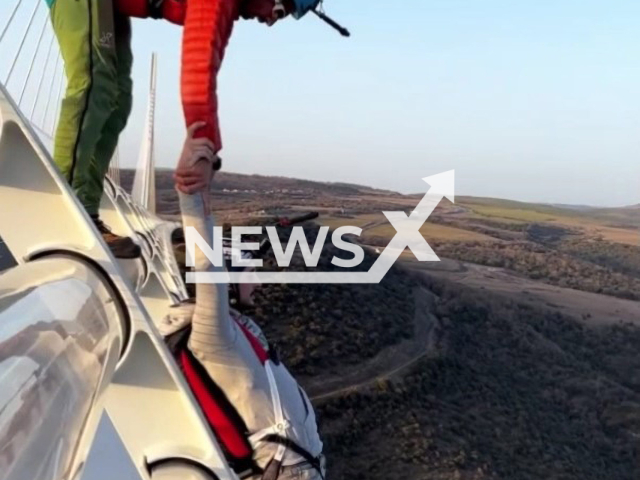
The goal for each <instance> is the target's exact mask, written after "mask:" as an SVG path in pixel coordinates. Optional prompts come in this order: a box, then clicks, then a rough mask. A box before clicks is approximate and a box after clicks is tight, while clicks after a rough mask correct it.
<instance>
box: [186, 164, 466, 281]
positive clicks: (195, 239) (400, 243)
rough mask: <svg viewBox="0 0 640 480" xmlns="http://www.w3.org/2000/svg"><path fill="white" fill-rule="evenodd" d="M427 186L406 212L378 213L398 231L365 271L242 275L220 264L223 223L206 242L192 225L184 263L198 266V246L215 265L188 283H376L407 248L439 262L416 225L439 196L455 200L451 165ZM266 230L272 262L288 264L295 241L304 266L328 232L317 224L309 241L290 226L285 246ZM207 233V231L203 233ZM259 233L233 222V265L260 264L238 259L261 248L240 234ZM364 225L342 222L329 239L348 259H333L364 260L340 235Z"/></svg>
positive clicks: (312, 261) (343, 263) (352, 263)
mask: <svg viewBox="0 0 640 480" xmlns="http://www.w3.org/2000/svg"><path fill="white" fill-rule="evenodd" d="M423 180H424V181H425V182H426V183H428V184H429V185H430V186H431V188H429V190H428V191H427V193H426V194H425V195H424V197H423V198H422V199H421V200H420V202H419V203H418V205H417V206H416V208H415V209H414V210H413V211H412V212H411V214H410V215H407V214H406V213H404V212H402V211H391V212H382V213H383V214H384V215H385V217H387V219H388V220H389V222H390V223H391V224H392V225H393V227H394V228H395V230H396V233H395V235H394V237H393V238H392V239H391V241H390V242H389V244H388V245H387V246H386V247H385V249H384V250H383V251H382V253H381V254H380V255H379V256H378V258H377V260H376V261H375V263H374V264H373V265H372V266H371V268H370V269H369V270H368V271H366V272H357V271H349V270H346V271H339V272H314V271H304V272H261V271H255V272H251V274H250V275H246V273H244V272H237V271H231V272H227V271H226V270H224V269H223V268H222V267H223V266H224V258H223V254H224V248H225V247H224V245H223V234H222V227H213V232H212V233H213V240H212V244H211V245H210V244H209V243H208V242H207V241H206V240H205V239H204V238H203V235H201V234H200V232H198V231H197V230H196V229H195V228H193V227H187V228H186V229H185V241H186V254H187V255H186V257H187V258H186V260H187V266H189V267H196V250H195V249H196V247H198V248H199V249H200V251H201V252H202V254H203V255H204V256H205V257H206V259H207V260H208V262H211V264H213V265H214V266H215V267H217V268H213V269H202V268H199V269H198V271H195V272H188V273H187V279H186V280H187V282H188V283H379V282H380V281H381V280H382V278H384V276H385V274H386V273H387V272H388V271H389V269H390V268H391V266H392V265H393V264H394V263H395V261H396V260H397V259H398V257H399V256H400V254H401V253H402V252H403V251H404V250H405V249H406V248H409V249H410V250H411V252H412V253H413V255H414V256H415V257H416V259H417V260H418V261H421V262H429V261H430V262H437V261H439V260H440V259H439V258H438V256H437V255H436V254H435V252H434V251H433V249H432V248H431V246H430V245H429V243H428V242H427V241H426V240H425V238H424V237H423V236H422V234H421V233H420V228H421V227H422V225H423V224H424V222H426V221H427V219H428V218H429V215H431V213H432V212H433V210H434V209H435V208H436V206H437V205H438V203H440V200H442V198H443V197H446V198H448V199H449V200H451V201H452V202H454V200H455V196H454V183H455V176H454V170H449V171H448V172H444V173H440V174H438V175H432V176H430V177H426V178H423ZM266 232H267V235H268V238H269V240H270V241H271V248H272V249H273V252H274V256H275V258H276V263H277V264H278V266H280V267H288V266H289V265H290V264H291V259H292V257H293V254H294V252H295V249H296V247H297V246H298V245H299V247H300V252H301V254H302V257H303V259H304V262H305V264H306V266H307V267H308V268H314V267H317V265H318V262H319V260H320V255H321V253H322V247H323V246H324V243H325V241H326V238H327V236H328V232H329V227H326V226H325V227H320V230H319V232H318V236H317V238H316V241H315V243H314V245H313V248H312V247H311V246H310V245H309V243H308V241H307V237H306V235H305V234H304V230H303V227H301V226H297V227H293V231H292V233H291V236H290V238H289V241H288V243H287V245H286V247H285V248H283V246H282V244H281V243H280V238H279V236H278V232H277V231H276V227H266ZM203 233H204V235H205V236H206V237H208V236H209V234H208V233H207V232H203ZM261 233H262V227H234V228H233V229H232V245H233V249H234V251H235V253H236V254H235V255H232V266H233V267H240V268H242V267H245V268H248V267H254V268H260V267H262V265H263V262H262V259H259V258H249V257H250V255H245V256H246V257H247V258H242V257H243V255H242V252H250V251H255V250H258V249H259V248H260V245H259V243H258V242H243V241H242V236H243V235H256V234H261ZM361 233H362V229H361V228H359V227H354V226H343V227H339V228H337V229H336V230H335V231H334V232H333V234H332V235H331V242H332V243H333V245H334V246H336V248H339V249H340V250H343V251H346V252H348V256H351V257H352V258H339V257H337V256H334V257H333V258H332V259H331V263H332V264H333V265H336V266H338V267H342V268H346V269H349V268H354V267H356V266H358V265H360V264H361V263H362V261H363V260H364V249H363V248H362V247H361V246H360V245H357V244H354V243H350V242H347V241H345V240H344V239H343V236H344V235H347V234H351V235H355V236H360V234H361Z"/></svg>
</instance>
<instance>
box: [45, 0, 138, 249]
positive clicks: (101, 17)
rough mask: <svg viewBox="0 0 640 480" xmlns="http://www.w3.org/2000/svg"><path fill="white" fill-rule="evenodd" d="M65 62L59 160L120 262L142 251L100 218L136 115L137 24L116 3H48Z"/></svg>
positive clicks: (58, 132) (57, 146)
mask: <svg viewBox="0 0 640 480" xmlns="http://www.w3.org/2000/svg"><path fill="white" fill-rule="evenodd" d="M46 2H47V4H48V5H49V8H50V13H51V23H52V25H53V31H54V32H55V35H56V38H57V40H58V44H59V45H60V53H61V55H62V60H63V61H64V69H65V74H66V77H67V88H66V92H65V95H64V98H63V100H62V105H61V107H60V116H59V119H58V126H57V130H56V133H55V140H54V147H53V161H54V163H55V164H56V166H57V167H58V169H59V171H60V173H61V174H62V176H63V177H64V178H65V179H66V180H67V181H68V182H69V184H70V185H71V186H72V188H73V189H74V191H75V192H76V194H77V196H78V199H79V200H80V202H81V203H82V205H83V206H84V208H85V209H86V211H87V213H88V214H89V216H90V217H91V219H92V220H93V222H94V223H95V226H96V228H97V229H98V231H99V233H100V234H101V235H102V237H103V238H104V240H105V242H106V243H107V245H108V246H109V248H110V249H111V251H112V252H113V254H114V256H116V257H118V258H136V257H138V256H140V247H139V246H138V245H137V244H136V243H135V242H134V241H133V240H132V239H131V238H128V237H120V236H118V235H115V234H114V233H113V232H112V231H111V230H110V228H109V227H108V226H107V225H105V224H104V222H103V221H102V220H101V219H100V216H99V207H100V200H101V198H102V193H103V189H104V181H105V177H106V175H107V170H108V167H109V163H110V161H111V159H112V157H113V154H114V152H115V150H116V146H117V144H118V138H119V136H120V133H121V132H122V130H123V129H124V127H125V126H126V124H127V120H128V118H129V114H130V112H131V103H132V95H131V88H132V81H131V66H132V62H133V55H132V53H131V23H130V19H129V17H128V16H126V15H122V14H121V13H119V12H118V11H116V10H114V5H113V3H112V0H46Z"/></svg>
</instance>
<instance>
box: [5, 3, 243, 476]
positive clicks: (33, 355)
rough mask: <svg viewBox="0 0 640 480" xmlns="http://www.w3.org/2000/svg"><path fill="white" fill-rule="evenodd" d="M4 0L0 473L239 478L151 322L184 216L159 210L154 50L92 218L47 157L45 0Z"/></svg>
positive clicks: (49, 64)
mask: <svg viewBox="0 0 640 480" xmlns="http://www.w3.org/2000/svg"><path fill="white" fill-rule="evenodd" d="M2 3H3V5H2V6H0V58H1V59H2V61H1V62H0V205H1V207H0V385H1V388H0V480H40V479H42V480H45V479H46V480H101V479H104V480H106V479H113V478H118V479H122V480H129V479H132V480H133V479H153V480H159V479H176V480H212V479H220V480H227V479H232V480H234V479H236V478H237V477H236V475H235V474H234V473H233V471H232V470H231V468H230V467H229V466H228V465H227V463H226V461H225V459H224V456H223V454H222V451H221V449H220V447H219V445H218V443H217V442H216V440H215V437H214V436H213V434H212V432H211V430H210V428H209V427H208V425H207V423H206V420H205V419H204V417H203V415H202V413H201V411H200V409H199V407H198V405H197V403H196V401H195V399H194V398H193V396H192V394H191V392H190V390H189V388H188V386H187V385H186V383H185V381H184V379H183V377H182V376H181V373H180V371H179V369H178V368H177V366H176V364H175V362H174V361H173V359H172V357H171V355H170V354H169V352H168V351H167V349H166V348H165V346H164V343H163V341H162V339H161V337H160V336H159V334H158V332H157V330H156V328H155V325H154V321H158V320H160V319H161V318H162V317H163V316H164V315H165V314H166V312H167V310H168V308H169V307H170V306H171V305H174V304H176V303H179V302H180V301H182V300H185V299H186V298H187V293H186V288H185V285H184V283H183V280H182V278H181V276H180V272H179V270H178V266H177V263H176V261H175V258H174V256H173V252H172V245H171V236H172V234H173V232H174V231H175V229H176V228H177V227H179V225H177V224H175V223H171V222H166V221H164V220H162V219H161V218H159V217H158V216H157V215H156V214H155V178H154V151H153V147H154V141H153V132H154V110H155V76H156V74H155V72H156V65H157V61H156V57H155V55H154V56H153V58H152V59H151V75H150V89H149V103H148V112H147V120H146V125H145V129H144V138H143V141H142V147H141V151H140V157H139V162H138V167H137V170H136V174H135V180H134V187H133V189H132V192H131V193H129V192H126V191H125V190H124V189H123V188H122V187H121V186H120V179H119V170H118V158H117V154H116V158H114V160H113V161H112V166H111V168H110V171H109V178H108V181H107V185H106V188H105V192H104V195H103V198H102V201H101V206H100V215H101V217H102V218H103V219H104V221H105V222H106V223H107V224H108V225H110V226H112V227H113V229H114V232H115V233H118V234H120V235H126V236H131V237H133V238H134V239H136V241H137V243H139V245H140V246H141V249H142V257H141V258H140V259H135V260H116V259H114V258H113V256H112V255H111V253H110V251H109V250H108V248H107V247H106V245H105V243H104V242H103V240H102V237H101V236H100V235H99V234H98V232H97V231H96V229H95V227H94V226H93V223H92V222H91V221H90V219H89V217H88V216H87V214H86V213H85V211H84V209H83V208H82V207H81V205H80V203H79V202H78V200H77V198H76V197H75V195H74V194H73V192H72V191H71V190H70V188H69V186H68V185H67V183H66V182H65V181H64V180H63V179H62V178H61V177H60V176H59V174H58V172H57V170H56V168H55V166H54V164H53V162H52V158H51V150H52V144H53V140H52V137H53V134H54V132H55V127H56V121H57V117H58V112H59V108H60V101H61V98H62V96H63V93H64V89H65V77H64V73H63V65H62V63H63V62H62V61H61V59H60V52H59V48H58V45H57V42H56V40H55V36H54V34H53V32H52V29H51V27H50V20H49V18H48V9H47V7H46V3H45V2H44V1H43V0H6V1H4V2H2Z"/></svg>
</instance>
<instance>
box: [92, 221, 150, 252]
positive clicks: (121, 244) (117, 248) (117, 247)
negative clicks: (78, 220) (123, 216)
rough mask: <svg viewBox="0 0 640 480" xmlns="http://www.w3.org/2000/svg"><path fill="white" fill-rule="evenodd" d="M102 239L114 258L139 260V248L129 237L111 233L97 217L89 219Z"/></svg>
mask: <svg viewBox="0 0 640 480" xmlns="http://www.w3.org/2000/svg"><path fill="white" fill-rule="evenodd" d="M91 218H92V220H93V223H94V224H95V226H96V228H97V229H98V231H99V232H100V233H101V234H102V238H103V239H104V241H105V242H106V244H107V246H108V247H109V250H111V253H113V256H114V257H116V258H139V257H140V255H141V254H142V251H141V250H140V246H139V245H137V244H136V243H135V242H134V241H133V240H131V239H130V238H129V237H121V236H120V235H116V234H115V233H113V232H112V231H111V229H110V228H109V227H107V226H106V225H105V223H104V222H103V221H102V220H100V218H98V217H91Z"/></svg>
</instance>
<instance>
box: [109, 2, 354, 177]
mask: <svg viewBox="0 0 640 480" xmlns="http://www.w3.org/2000/svg"><path fill="white" fill-rule="evenodd" d="M115 2H116V7H117V8H118V10H119V11H120V12H121V13H123V14H125V15H128V16H132V17H138V18H156V19H165V20H168V21H170V22H172V23H175V24H177V25H184V31H183V37H182V60H181V81H180V83H181V96H182V106H183V110H184V116H185V122H186V124H187V125H191V124H193V123H194V122H198V121H203V122H206V126H205V127H204V128H203V129H202V130H200V131H198V133H197V137H204V138H208V139H209V140H211V141H212V142H213V145H214V147H215V148H214V150H215V152H216V154H217V153H218V152H219V151H220V150H221V149H222V137H221V134H220V126H219V122H218V99H217V92H216V90H217V76H218V72H219V70H220V67H221V65H222V61H223V59H224V55H225V50H226V47H227V44H228V43H229V39H230V38H231V33H232V31H233V26H234V23H235V21H236V20H238V19H240V18H244V19H256V20H258V21H259V22H260V23H264V24H266V25H268V26H272V25H274V24H275V23H276V22H277V21H278V20H281V19H283V18H285V17H287V16H289V15H291V16H293V17H294V18H296V19H299V18H302V17H303V16H304V15H306V14H307V13H309V12H313V13H315V14H316V15H317V16H318V17H320V18H321V19H322V20H324V21H325V22H327V23H328V24H329V25H331V26H332V27H333V28H335V29H336V30H338V32H340V33H341V34H342V35H343V36H349V35H350V34H349V32H348V31H347V30H346V29H345V28H343V27H341V26H340V25H338V24H337V23H336V22H335V21H334V20H332V19H331V18H329V17H328V16H327V15H326V14H325V13H324V12H323V11H322V9H321V8H320V7H321V4H322V1H321V0H115ZM216 164H217V165H218V168H219V165H220V161H219V159H218V161H217V162H216Z"/></svg>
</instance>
